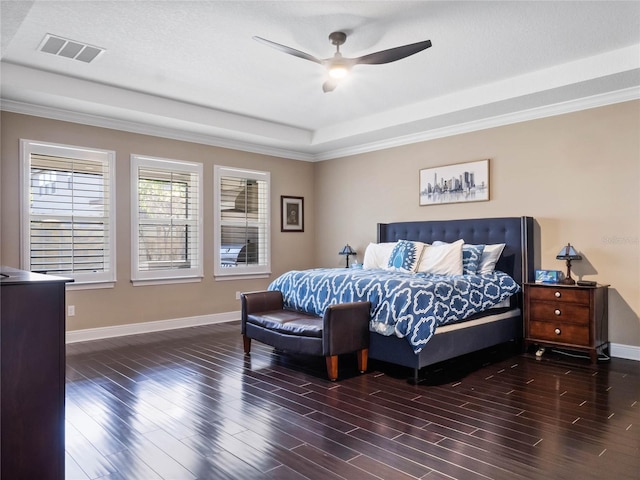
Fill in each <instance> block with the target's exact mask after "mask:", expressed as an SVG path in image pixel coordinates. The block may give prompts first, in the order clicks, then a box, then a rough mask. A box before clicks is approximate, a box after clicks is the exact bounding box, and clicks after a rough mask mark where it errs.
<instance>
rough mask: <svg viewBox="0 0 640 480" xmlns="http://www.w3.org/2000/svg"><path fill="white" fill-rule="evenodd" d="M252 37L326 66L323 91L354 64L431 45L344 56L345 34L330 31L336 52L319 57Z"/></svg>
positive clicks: (399, 57)
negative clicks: (326, 74)
mask: <svg viewBox="0 0 640 480" xmlns="http://www.w3.org/2000/svg"><path fill="white" fill-rule="evenodd" d="M253 39H254V40H256V41H258V42H260V43H264V44H265V45H269V46H270V47H273V48H275V49H277V50H280V51H282V52H284V53H288V54H289V55H293V56H294V57H298V58H303V59H305V60H310V61H312V62H315V63H319V64H320V65H324V66H325V67H327V71H328V73H329V79H328V80H327V81H326V82H324V84H323V85H322V90H323V91H324V92H332V91H333V90H334V89H335V88H336V87H337V86H338V83H339V82H340V80H341V79H342V78H344V77H346V76H347V75H348V73H349V70H350V69H351V68H352V67H353V66H355V65H365V64H366V65H381V64H383V63H391V62H395V61H396V60H402V59H403V58H405V57H408V56H410V55H413V54H414V53H418V52H421V51H422V50H425V49H427V48H429V47H430V46H431V40H425V41H423V42H417V43H411V44H409V45H403V46H401V47H395V48H390V49H388V50H381V51H379V52H375V53H370V54H369V55H364V56H362V57H357V58H346V57H343V56H342V54H341V53H340V45H342V44H344V42H346V41H347V34H346V33H344V32H332V33H331V34H330V35H329V40H330V41H331V44H332V45H335V46H336V53H334V54H333V57H331V58H325V59H320V58H316V57H314V56H313V55H309V54H308V53H305V52H301V51H300V50H296V49H295V48H291V47H287V46H286V45H280V44H279V43H276V42H272V41H271V40H267V39H265V38H262V37H253Z"/></svg>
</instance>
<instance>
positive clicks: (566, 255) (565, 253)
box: [556, 243, 582, 260]
mask: <svg viewBox="0 0 640 480" xmlns="http://www.w3.org/2000/svg"><path fill="white" fill-rule="evenodd" d="M556 260H582V256H581V255H579V254H578V252H576V250H575V248H573V247H572V246H571V244H570V243H568V244H567V246H566V247H562V250H560V252H559V253H558V255H556Z"/></svg>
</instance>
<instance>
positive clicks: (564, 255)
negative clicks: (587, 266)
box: [556, 243, 582, 285]
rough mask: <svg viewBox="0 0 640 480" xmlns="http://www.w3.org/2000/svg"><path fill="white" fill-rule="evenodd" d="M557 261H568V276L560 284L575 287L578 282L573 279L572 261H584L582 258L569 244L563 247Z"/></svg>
mask: <svg viewBox="0 0 640 480" xmlns="http://www.w3.org/2000/svg"><path fill="white" fill-rule="evenodd" d="M556 260H566V261H567V276H566V277H564V279H563V280H562V281H561V282H560V283H562V284H564V285H575V283H576V281H575V280H574V279H573V278H571V261H572V260H582V256H581V255H578V252H576V250H575V248H573V247H572V246H571V244H570V243H567V246H566V247H562V250H560V253H558V255H556Z"/></svg>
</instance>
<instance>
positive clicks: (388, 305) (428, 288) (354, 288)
mask: <svg viewBox="0 0 640 480" xmlns="http://www.w3.org/2000/svg"><path fill="white" fill-rule="evenodd" d="M269 290H280V291H281V292H282V294H283V297H284V302H285V306H286V307H287V308H292V309H296V310H301V311H304V312H307V313H313V314H316V315H319V316H322V315H324V311H325V309H326V308H327V307H328V306H329V305H331V304H335V303H345V302H356V301H369V302H371V323H370V329H371V330H372V331H374V332H378V333H381V334H382V335H392V334H395V335H397V336H398V337H401V338H402V337H405V338H407V340H408V341H409V343H410V344H411V346H412V347H413V350H414V351H415V352H416V353H418V352H420V350H422V349H423V348H424V346H425V345H426V343H427V342H428V341H429V339H430V338H431V336H432V335H433V334H434V332H435V330H436V327H438V326H439V325H444V324H447V323H453V322H455V321H458V320H463V319H465V318H468V317H470V316H471V315H473V314H475V313H478V312H481V311H483V310H486V309H487V308H490V307H492V306H494V305H497V304H498V303H500V302H502V301H503V300H505V299H507V298H508V297H510V296H511V295H513V294H514V293H516V292H518V291H519V290H520V287H519V285H518V284H517V283H516V282H515V280H514V279H513V278H511V277H510V276H509V275H507V274H505V273H503V272H499V271H495V272H493V273H486V274H482V275H454V276H443V275H433V274H428V273H413V274H412V273H401V272H389V271H386V270H358V269H346V268H319V269H313V270H302V271H297V270H294V271H291V272H287V273H285V274H284V275H282V276H280V277H278V278H277V279H275V280H274V281H273V282H272V283H271V285H269Z"/></svg>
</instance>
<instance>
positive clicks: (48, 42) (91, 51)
mask: <svg viewBox="0 0 640 480" xmlns="http://www.w3.org/2000/svg"><path fill="white" fill-rule="evenodd" d="M38 50H40V51H41V52H45V53H52V54H53V55H58V56H60V57H67V58H72V59H74V60H80V61H81V62H85V63H89V62H91V61H92V60H94V59H95V58H96V57H97V56H98V55H100V54H101V53H102V52H104V48H100V47H93V46H91V45H87V44H86V43H81V42H76V41H75V40H69V39H66V38H62V37H56V36H55V35H51V34H49V33H48V34H47V35H45V37H44V39H43V40H42V43H41V44H40V46H39V47H38Z"/></svg>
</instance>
